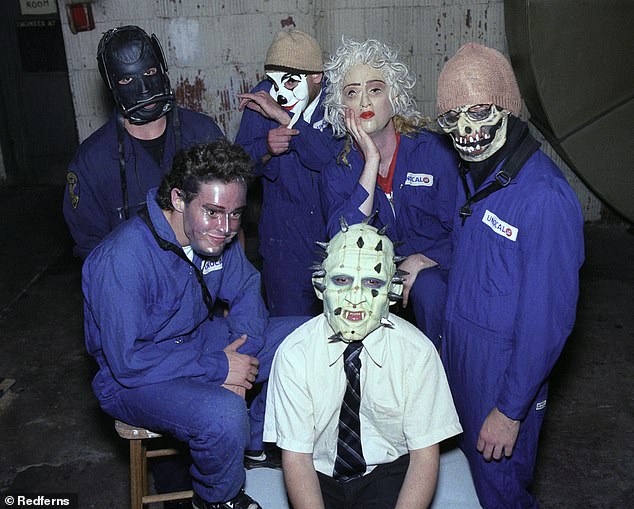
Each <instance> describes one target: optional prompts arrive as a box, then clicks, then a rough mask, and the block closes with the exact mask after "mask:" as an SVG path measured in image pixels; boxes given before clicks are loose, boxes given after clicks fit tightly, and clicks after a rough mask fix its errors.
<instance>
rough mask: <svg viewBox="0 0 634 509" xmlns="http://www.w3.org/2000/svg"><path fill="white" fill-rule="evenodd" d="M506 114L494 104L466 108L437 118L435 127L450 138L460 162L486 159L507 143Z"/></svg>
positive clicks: (451, 111) (463, 107) (450, 111)
mask: <svg viewBox="0 0 634 509" xmlns="http://www.w3.org/2000/svg"><path fill="white" fill-rule="evenodd" d="M508 115H509V113H508V112H507V111H506V110H501V109H498V107H497V106H496V105H495V104H476V105H466V106H462V107H460V108H457V109H455V110H449V111H447V112H445V113H443V114H442V115H439V116H438V124H439V125H440V127H441V128H442V130H443V131H444V132H445V133H447V134H449V135H450V136H451V140H452V141H453V146H454V148H455V149H456V150H457V151H458V154H459V155H460V157H461V158H462V159H464V160H465V161H468V162H479V161H484V160H485V159H488V158H489V157H491V156H492V155H493V154H495V153H496V152H497V151H498V150H500V149H501V148H502V147H503V146H504V144H505V143H506V128H507V123H508Z"/></svg>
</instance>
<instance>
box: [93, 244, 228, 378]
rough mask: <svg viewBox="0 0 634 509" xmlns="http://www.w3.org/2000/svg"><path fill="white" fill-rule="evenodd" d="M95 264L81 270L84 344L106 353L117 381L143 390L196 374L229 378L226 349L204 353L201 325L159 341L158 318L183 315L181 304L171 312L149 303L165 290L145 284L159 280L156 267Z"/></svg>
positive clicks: (130, 262) (131, 261) (133, 262)
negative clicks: (180, 310) (143, 388)
mask: <svg viewBox="0 0 634 509" xmlns="http://www.w3.org/2000/svg"><path fill="white" fill-rule="evenodd" d="M100 254H101V253H100ZM92 261H93V258H92V257H91V258H89V259H88V260H87V262H86V264H85V265H84V271H83V276H84V283H83V288H84V295H85V299H86V301H85V314H86V317H85V320H86V327H85V328H86V330H85V332H86V343H87V346H88V350H89V352H90V353H92V354H95V350H97V349H101V350H102V351H103V355H104V357H105V359H106V362H107V364H108V367H109V369H110V371H111V372H112V375H113V377H114V378H115V380H116V381H117V382H118V383H120V384H121V385H123V386H125V387H139V386H143V385H147V384H153V383H158V382H163V381H166V380H172V379H174V378H179V377H197V376H200V377H204V378H205V379H207V380H210V381H212V382H217V383H222V382H223V381H224V380H225V378H226V375H227V372H228V369H229V365H228V360H227V357H226V355H225V353H224V352H223V351H222V350H219V351H216V352H212V353H203V338H202V337H201V335H199V334H196V333H195V331H196V328H197V326H198V325H200V324H197V323H190V324H188V328H187V329H186V330H182V333H181V335H178V336H175V337H171V338H169V337H168V338H165V339H164V340H162V341H157V340H156V339H157V338H156V336H157V335H159V334H160V331H161V323H160V320H163V321H164V323H167V322H168V320H169V319H170V317H171V316H173V315H174V314H176V313H177V312H179V307H178V306H179V303H178V304H177V303H174V304H173V305H174V308H173V309H169V308H165V307H164V306H165V305H166V304H164V303H157V304H156V305H153V304H152V303H151V302H148V299H149V298H151V296H152V295H154V294H156V293H158V292H159V291H161V290H160V288H149V287H148V283H147V281H148V280H152V278H154V277H155V274H151V271H152V267H148V264H145V263H142V261H141V260H139V259H138V258H135V257H127V258H126V260H125V263H120V260H117V257H115V256H100V257H99V259H98V260H97V262H96V263H94V264H93V263H92ZM178 261H179V262H180V260H178ZM148 273H149V274H148ZM158 284H159V286H160V283H158ZM195 290H196V291H197V292H199V288H196V289H195ZM205 319H206V317H205ZM157 331H158V332H157ZM192 331H193V332H192Z"/></svg>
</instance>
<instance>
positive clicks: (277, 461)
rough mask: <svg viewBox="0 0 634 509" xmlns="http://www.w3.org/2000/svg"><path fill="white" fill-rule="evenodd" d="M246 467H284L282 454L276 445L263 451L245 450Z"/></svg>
mask: <svg viewBox="0 0 634 509" xmlns="http://www.w3.org/2000/svg"><path fill="white" fill-rule="evenodd" d="M244 468H246V469H247V470H251V469H252V468H276V469H278V470H280V469H281V468H282V455H281V452H280V450H279V449H278V448H277V447H275V448H273V449H267V450H265V451H264V450H263V451H244Z"/></svg>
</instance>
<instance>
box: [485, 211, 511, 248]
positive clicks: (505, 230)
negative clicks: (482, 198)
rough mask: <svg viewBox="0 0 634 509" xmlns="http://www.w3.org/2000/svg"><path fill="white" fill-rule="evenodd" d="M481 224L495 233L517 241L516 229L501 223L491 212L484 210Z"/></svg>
mask: <svg viewBox="0 0 634 509" xmlns="http://www.w3.org/2000/svg"><path fill="white" fill-rule="evenodd" d="M482 222H483V223H484V224H486V225H487V226H488V227H489V228H491V229H492V230H493V231H494V232H495V233H497V234H498V235H501V236H502V237H506V238H507V239H509V240H512V241H513V242H515V241H516V240H517V233H518V229H517V228H516V227H515V226H512V225H510V224H508V223H505V222H504V221H501V220H500V218H499V217H498V216H496V215H495V214H494V213H493V212H490V211H488V210H486V211H485V212H484V216H482Z"/></svg>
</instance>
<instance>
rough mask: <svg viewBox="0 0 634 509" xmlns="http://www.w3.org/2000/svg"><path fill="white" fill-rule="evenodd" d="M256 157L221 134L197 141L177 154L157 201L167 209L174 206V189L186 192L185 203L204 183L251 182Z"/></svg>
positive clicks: (164, 179)
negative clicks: (210, 138) (212, 140)
mask: <svg viewBox="0 0 634 509" xmlns="http://www.w3.org/2000/svg"><path fill="white" fill-rule="evenodd" d="M252 168H253V161H252V160H251V158H250V157H249V154H247V153H246V152H245V151H244V149H243V148H242V147H240V146H238V145H235V144H233V143H231V142H230V141H228V140H226V139H224V138H221V139H219V140H217V141H214V142H212V143H206V144H199V145H193V146H191V147H189V148H187V149H183V150H180V151H178V152H177V153H176V155H175V156H174V161H173V162H172V169H171V170H170V172H169V173H168V174H166V175H165V176H164V177H163V180H162V181H161V185H160V186H159V189H158V193H157V196H156V201H157V203H158V204H159V206H160V207H161V209H163V210H174V207H173V206H172V197H171V194H172V189H181V190H182V191H183V192H184V193H185V203H189V202H191V201H192V200H194V199H195V198H196V196H197V195H198V191H199V189H200V185H201V184H204V183H208V182H212V181H214V180H220V181H222V182H225V183H229V182H234V181H238V182H245V183H246V182H247V180H248V179H249V178H250V177H251V176H252V173H251V172H252Z"/></svg>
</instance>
